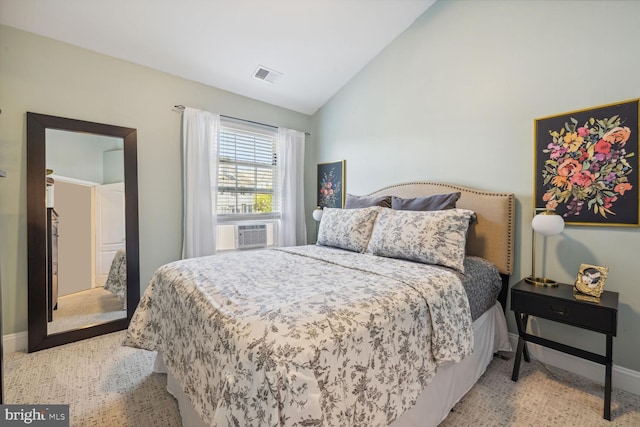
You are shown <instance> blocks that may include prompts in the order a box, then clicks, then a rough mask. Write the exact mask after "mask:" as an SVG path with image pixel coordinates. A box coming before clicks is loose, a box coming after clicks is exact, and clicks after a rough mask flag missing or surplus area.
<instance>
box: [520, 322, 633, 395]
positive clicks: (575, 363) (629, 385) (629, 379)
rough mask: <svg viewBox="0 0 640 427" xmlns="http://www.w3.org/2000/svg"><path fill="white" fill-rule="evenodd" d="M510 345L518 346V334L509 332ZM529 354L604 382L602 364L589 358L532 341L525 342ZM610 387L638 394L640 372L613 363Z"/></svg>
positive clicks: (547, 362)
mask: <svg viewBox="0 0 640 427" xmlns="http://www.w3.org/2000/svg"><path fill="white" fill-rule="evenodd" d="M509 340H510V341H511V346H512V347H513V349H514V350H515V349H516V348H518V335H517V334H514V333H510V334H509ZM527 348H528V349H529V355H530V356H531V357H532V358H534V359H536V360H539V361H540V362H542V363H545V364H547V365H551V366H555V367H557V368H560V369H564V370H565V371H569V372H573V373H574V374H577V375H580V376H583V377H586V378H589V379H590V380H592V381H594V382H597V383H600V384H604V366H603V365H600V364H599V363H595V362H591V361H590V360H585V359H581V358H579V357H576V356H572V355H570V354H566V353H562V352H560V351H557V350H553V349H550V348H547V347H543V346H541V345H538V344H534V343H530V342H528V343H527ZM611 376H612V378H611V382H612V387H613V388H617V389H619V390H624V391H628V392H629V393H633V394H637V395H640V372H637V371H632V370H631V369H627V368H623V367H622V366H617V365H613V368H612V374H611Z"/></svg>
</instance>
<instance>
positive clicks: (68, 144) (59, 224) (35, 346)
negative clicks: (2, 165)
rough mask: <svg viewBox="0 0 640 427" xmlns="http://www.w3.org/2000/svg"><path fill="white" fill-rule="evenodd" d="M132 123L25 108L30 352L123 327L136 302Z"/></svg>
mask: <svg viewBox="0 0 640 427" xmlns="http://www.w3.org/2000/svg"><path fill="white" fill-rule="evenodd" d="M136 145H137V137H136V130H135V129H132V128H126V127H120V126H113V125H107V124H102V123H94V122H86V121H81V120H74V119H68V118H63V117H56V116H48V115H44V114H36V113H27V243H28V255H29V272H28V277H29V313H28V323H29V336H28V338H29V346H28V349H29V352H32V351H37V350H41V349H44V348H49V347H53V346H57V345H61V344H66V343H69V342H74V341H78V340H81V339H85V338H89V337H93V336H96V335H101V334H105V333H110V332H114V331H118V330H122V329H125V328H126V327H127V326H128V324H129V321H130V320H131V316H132V315H133V312H134V310H135V308H136V306H137V304H138V301H139V299H140V283H139V281H140V279H139V266H138V259H139V256H138V185H137V153H136Z"/></svg>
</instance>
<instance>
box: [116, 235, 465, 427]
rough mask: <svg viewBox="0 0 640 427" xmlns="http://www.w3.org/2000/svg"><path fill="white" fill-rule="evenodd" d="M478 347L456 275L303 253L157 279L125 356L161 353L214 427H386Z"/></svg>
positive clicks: (247, 257) (198, 264)
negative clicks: (136, 351) (441, 370)
mask: <svg viewBox="0 0 640 427" xmlns="http://www.w3.org/2000/svg"><path fill="white" fill-rule="evenodd" d="M472 341H473V334H472V326H471V317H470V314H469V304H468V301H467V297H466V294H465V291H464V289H463V287H462V285H461V282H460V279H459V278H458V277H457V276H456V275H455V274H454V273H452V272H451V271H450V270H448V269H446V268H440V267H434V266H428V265H424V264H419V263H414V262H407V261H402V260H396V259H391V258H381V257H376V256H373V255H366V254H359V253H354V252H348V251H343V250H339V249H334V248H328V247H320V246H303V247H295V248H282V249H277V250H264V251H255V252H248V253H229V254H224V255H216V256H211V257H204V258H193V259H189V260H184V261H178V262H174V263H171V264H167V265H165V266H163V267H161V268H160V269H158V271H157V272H156V273H155V275H154V277H153V278H152V280H151V283H150V285H149V287H148V288H147V290H146V292H145V294H144V296H143V298H142V300H141V301H140V304H139V306H138V309H137V311H136V313H135V315H134V317H133V319H132V321H131V325H130V326H129V330H128V332H127V335H126V338H125V341H124V344H125V345H129V346H134V347H139V348H144V349H148V350H158V351H162V352H163V355H164V359H165V363H166V365H167V368H168V369H169V370H170V371H171V373H172V374H173V375H174V376H175V377H176V379H177V381H178V383H179V384H180V385H181V386H182V388H183V390H184V392H185V393H186V395H187V396H188V397H189V399H190V400H191V403H192V404H193V405H194V407H195V409H196V410H197V411H198V412H199V413H200V415H201V416H202V418H203V420H204V421H206V422H207V423H208V424H210V425H217V426H227V425H230V426H233V425H235V426H345V425H351V426H384V425H387V424H389V423H391V422H392V421H393V420H395V419H396V418H397V417H398V416H400V415H401V414H402V413H403V412H405V411H406V410H407V409H409V408H411V407H412V406H413V404H414V403H415V399H416V397H417V396H418V394H419V393H420V392H421V391H422V389H423V388H424V387H425V386H426V385H427V384H428V383H429V382H430V380H431V378H432V377H433V376H434V375H435V371H436V367H437V366H439V365H440V364H442V363H444V362H446V361H460V360H461V359H462V358H463V357H464V356H466V355H468V354H470V353H471V352H472V348H473V342H472Z"/></svg>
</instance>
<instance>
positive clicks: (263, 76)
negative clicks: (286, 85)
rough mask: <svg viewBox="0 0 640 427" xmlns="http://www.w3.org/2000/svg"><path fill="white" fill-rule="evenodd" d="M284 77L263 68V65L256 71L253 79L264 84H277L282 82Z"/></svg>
mask: <svg viewBox="0 0 640 427" xmlns="http://www.w3.org/2000/svg"><path fill="white" fill-rule="evenodd" d="M280 77H282V73H280V72H278V71H275V70H272V69H270V68H267V67H263V66H262V65H258V68H256V71H255V72H254V73H253V78H254V79H258V80H262V81H264V82H269V83H275V82H277V81H278V80H280Z"/></svg>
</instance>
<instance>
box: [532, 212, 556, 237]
mask: <svg viewBox="0 0 640 427" xmlns="http://www.w3.org/2000/svg"><path fill="white" fill-rule="evenodd" d="M531 227H532V228H533V229H534V230H535V232H536V233H539V234H542V235H543V236H553V235H556V234H560V233H562V230H564V220H563V219H562V217H561V216H560V215H558V214H556V213H555V212H553V211H544V212H541V213H539V214H538V215H536V216H534V217H533V220H532V221H531Z"/></svg>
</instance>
